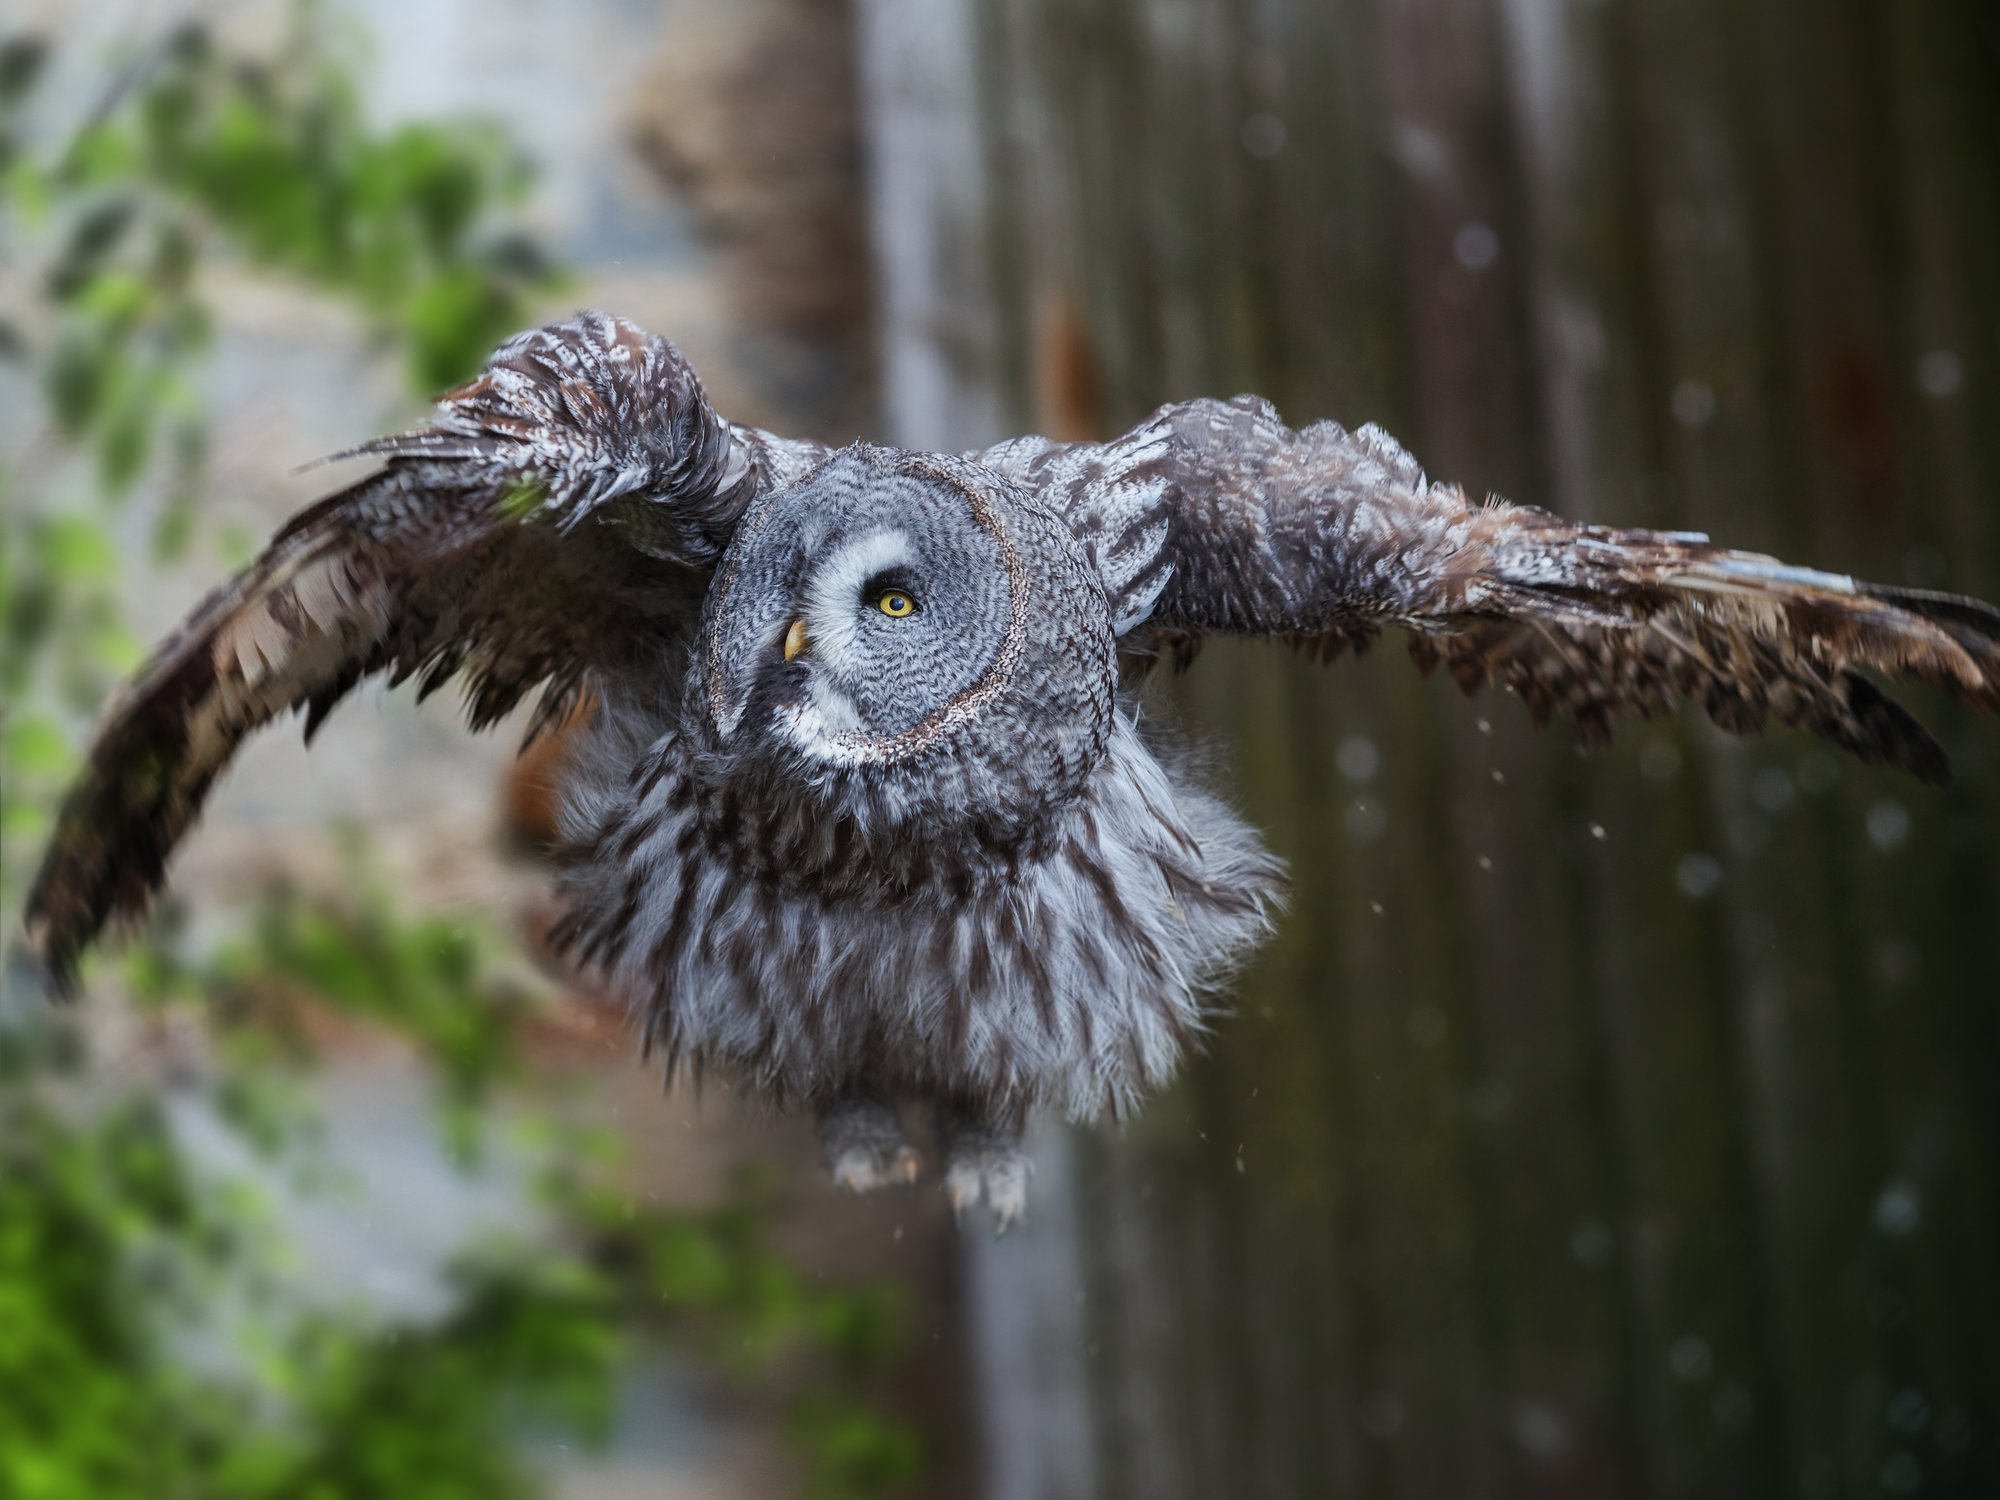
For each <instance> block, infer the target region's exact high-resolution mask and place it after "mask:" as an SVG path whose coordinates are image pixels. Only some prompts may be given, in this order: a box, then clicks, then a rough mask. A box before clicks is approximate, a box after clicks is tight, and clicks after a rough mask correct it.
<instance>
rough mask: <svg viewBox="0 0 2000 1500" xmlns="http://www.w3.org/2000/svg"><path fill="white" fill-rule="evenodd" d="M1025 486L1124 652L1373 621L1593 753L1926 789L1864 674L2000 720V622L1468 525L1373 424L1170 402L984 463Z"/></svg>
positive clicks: (1909, 735) (1698, 546) (1508, 516)
mask: <svg viewBox="0 0 2000 1500" xmlns="http://www.w3.org/2000/svg"><path fill="white" fill-rule="evenodd" d="M988 458H989V461H993V462H996V463H998V464H1000V465H1001V466H1003V467H1007V468H1009V469H1010V470H1012V471H1013V472H1015V473H1017V474H1019V475H1020V476H1021V477H1023V478H1024V479H1025V480H1027V482H1029V483H1030V484H1033V485H1038V486H1040V487H1041V489H1042V492H1043V493H1044V494H1045V496H1046V497H1047V498H1048V500H1049V502H1050V503H1052V504H1054V505H1055V506H1056V507H1057V508H1058V509H1061V510H1063V511H1064V513H1065V514H1067V515H1068V516H1069V518H1070V522H1071V525H1072V527H1073V528H1074V529H1075V530H1076V532H1077V534H1078V536H1079V537H1081V538H1083V539H1084V541H1085V544H1086V546H1087V547H1089V548H1090V549H1091V551H1092V553H1093V555H1094V556H1096V557H1097V558H1098V562H1099V568H1100V570H1101V571H1102V572H1103V573H1104V575H1105V577H1106V583H1107V589H1108V590H1109V592H1110V593H1111V595H1112V599H1113V607H1114V610H1115V611H1116V612H1118V614H1119V616H1120V628H1121V631H1123V632H1127V633H1128V634H1127V635H1126V641H1127V647H1128V651H1130V652H1131V653H1133V654H1135V655H1143V654H1144V653H1146V652H1149V651H1151V652H1156V653H1157V652H1161V651H1172V652H1174V653H1176V654H1178V655H1180V656H1182V657H1183V658H1185V656H1186V655H1188V654H1189V653H1190V652H1191V651H1192V650H1193V648H1194V647H1195V646H1196V645H1198V643H1199V641H1200V639H1201V637H1203V636H1205V635H1209V634H1214V633H1229V634H1238V635H1270V636H1279V637H1284V638H1288V639H1290V640H1292V641H1294V642H1297V643H1300V644H1303V645H1306V646H1309V647H1311V648H1312V649H1315V650H1317V651H1319V652H1321V653H1322V654H1325V655H1329V656H1330V655H1333V654H1337V653H1338V652H1339V651H1340V650H1341V649H1343V648H1345V647H1357V648H1358V647H1360V646H1363V645H1365V644H1367V643H1368V642H1369V641H1370V640H1372V639H1373V638H1374V636H1375V635H1376V634H1377V633H1378V632H1379V631H1380V630H1381V629H1382V627H1384V626H1392V625H1393V626H1398V627H1401V628H1403V629H1405V630H1408V631H1409V632H1411V640H1410V649H1411V653H1412V655H1413V656H1415V658H1416V659H1417V661H1418V663H1419V664H1420V665H1422V666H1423V667H1424V668H1425V669H1426V670H1428V669H1430V668H1431V667H1432V666H1434V665H1436V664H1438V663H1440V662H1442V663H1443V664H1444V665H1445V666H1446V668H1447V669H1448V670H1449V671H1450V673H1451V675H1452V677H1453V678H1454V679H1455V680H1456V681H1457V682H1458V683H1459V684H1460V685H1461V686H1462V687H1463V688H1465V690H1466V691H1468V692H1470V691H1473V690H1474V689H1476V688H1478V687H1480V686H1482V685H1484V684H1486V683H1498V684H1500V685H1501V686H1503V687H1505V688H1509V689H1511V690H1513V691H1514V692H1516V693H1518V694H1519V695H1520V696H1521V698H1522V699H1523V700H1524V701H1525V702H1526V703H1527V705H1528V708H1529V711H1530V712H1531V713H1532V714H1533V715H1534V717H1535V720H1536V722H1537V723H1540V722H1543V721H1545V720H1546V719H1548V718H1549V717H1551V716H1554V715H1560V716H1562V717H1564V718H1566V719H1567V720H1569V722H1570V724H1571V725H1572V726H1573V728H1574V730H1575V732H1576V734H1577V736H1578V737H1579V738H1580V739H1582V740H1585V741H1596V740H1601V739H1603V738H1604V737H1606V736H1607V735H1608V734H1609V733H1610V731H1611V729H1612V728H1613V726H1614V725H1615V724H1616V723H1617V721H1618V720H1620V719H1622V718H1626V717H1630V716H1646V715H1650V714H1652V713H1654V712H1659V711H1665V710H1668V709H1670V708H1671V707H1672V706H1673V705H1674V703H1675V702H1676V701H1677V700H1679V699H1683V698H1687V699H1693V700H1694V701H1696V702H1698V703H1700V704H1701V705H1702V706H1703V707H1704V708H1705V709H1706V710H1707V712H1708V714H1709V716H1710V717H1711V718H1713V719H1714V720H1715V721H1716V722H1717V723H1718V724H1720V725H1722V726H1723V727H1724V728H1726V729H1730V730H1734V731H1738V732H1750V731H1754V730H1756V729H1758V728H1760V727H1761V726H1762V725H1763V723H1764V722H1765V720H1766V719H1767V718H1775V719H1777V720H1779V721H1781V722H1783V723H1787V724H1792V725H1796V726H1798V727H1799V728H1802V729H1808V730H1811V731H1812V732H1814V733H1816V734H1819V735H1823V736H1825V737H1826V738H1827V739H1829V740H1832V741H1833V742H1834V743H1836V744H1839V745H1841V746H1843V747H1844V748H1846V749H1848V750H1851V751H1853V752H1855V753H1856V754H1858V755H1861V756H1863V757H1864V758H1867V759H1870V760H1882V761H1888V762H1891V763H1893V764H1895V765H1898V766H1901V767H1903V768H1904V769H1906V770H1909V771H1912V772H1914V773H1915V774H1917V775H1918V776H1921V777H1923V778H1925V779H1926V780H1933V781H1935V780H1941V779H1943V777H1944V776H1945V774H1946V771H1947V766H1946V762H1945V757H1944V753H1943V751H1942V750H1940V749H1939V747H1938V745H1937V743H1936V741H1934V740H1933V739H1932V738H1931V736H1930V735H1929V734H1927V733H1926V732H1925V731H1924V729H1923V727H1922V726H1921V725H1919V724H1918V723H1917V722H1916V721H1915V720H1914V719H1912V718H1911V717H1910V716H1909V715H1908V714H1907V713H1905V712H1904V711H1903V710H1902V709H1901V708H1899V707H1898V706H1897V705H1896V704H1895V703H1893V702H1891V701H1890V700H1889V699H1888V698H1886V697H1885V696H1883V694H1882V693H1881V692H1880V691H1879V690H1878V689H1877V688H1876V687H1875V686H1874V684H1873V683H1872V682H1871V681H1870V680H1869V679H1868V678H1867V677H1865V676H1863V675H1862V672H1863V670H1869V671H1873V672H1876V673H1879V674H1880V675H1882V676H1884V677H1887V678H1890V679H1901V678H1911V679H1916V680H1918V681H1923V682H1928V683H1932V684H1935V685H1937V686H1940V687H1943V688H1945V689H1946V690H1948V691H1950V692H1952V693H1954V694H1956V695H1957V696H1959V697H1961V698H1964V699H1967V700H1968V701H1970V702H1972V703H1974V704H1976V705H1977V706H1978V707H1980V708H1982V709H1986V710H1988V711H1993V710H1996V709H2000V611H1996V610H1995V609H1994V608H1992V607H1991V606H1990V605H1986V604H1983V603H1981V602H1979V601H1978V600H1974V599H1966V598H1960V597H1958V596H1955V595H1950V594H1935V593H1927V592H1923V591H1920V590H1915V589H1903V588H1891V587H1884V586H1880V585H1876V584H1869V583H1862V582H1858V581H1856V580H1854V579H1852V578H1847V577H1844V576H1841V575H1838V574H1831V573H1821V572H1816V571H1814V570H1811V569H1807V568H1795V567H1788V566H1786V565H1784V564H1782V563H1780V562H1778V561H1777V560H1776V559H1774V558H1769V557H1764V556H1760V555H1758V554H1755V553H1748V552H1733V551H1729V550H1727V549H1724V548H1721V547H1716V546H1713V545H1711V544H1710V543H1709V542H1708V540H1707V538H1706V537H1703V536H1700V535H1696V534H1692V533H1682V532H1657V531H1632V530H1620V529H1614V528H1610V527H1604V526H1585V525H1580V524H1578V523H1575V522H1572V521H1567V520H1564V519H1563V518H1562V517H1560V516H1554V515H1550V514H1549V513H1548V512H1547V511H1542V510H1536V509H1533V508H1530V507H1525V506H1515V505H1507V504H1503V503H1499V502H1489V503H1486V504H1474V503H1471V502H1469V501H1468V500H1467V498H1466V496H1465V494H1464V493H1463V492H1462V491H1461V490H1459V489H1458V488H1457V487H1455V486H1453V485H1448V484H1433V483H1431V482H1430V481H1429V480H1428V479H1426V478H1425V476H1424V473H1423V471H1422V469H1421V468H1420V467H1419V466H1418V465H1417V463H1416V461H1415V460H1414V459H1413V458H1411V457H1410V455H1409V454H1408V453H1406V452H1405V451H1404V450H1403V449H1402V448H1401V447H1400V446H1399V445H1398V444H1397V443H1396V442H1395V440H1394V439H1392V438H1390V437H1389V436H1388V435H1387V434H1386V433H1384V432H1382V431H1381V430H1380V429H1379V428H1374V427H1364V428H1361V429H1360V430H1359V431H1356V432H1348V431H1346V430H1345V429H1343V428H1341V427H1339V426H1338V425H1336V424H1334V423H1331V422H1322V423H1320V424H1318V425H1317V426H1313V427H1308V428H1305V429H1304V430H1302V431H1296V432H1295V431H1293V430H1292V429H1290V428H1288V427H1286V426H1285V425H1284V423H1283V422H1281V421H1280V420H1279V419H1278V415H1277V413H1276V412H1275V411H1274V410H1273V409H1272V408H1271V406H1270V405H1269V403H1267V402H1264V401H1260V400H1257V399H1256V398H1254V397H1238V398H1237V399H1236V400H1234V401H1227V402H1223V401H1191V402H1187V403H1184V404H1180V405H1173V406H1166V407H1162V408H1161V409H1160V410H1159V411H1158V412H1156V413H1154V415H1153V416H1152V417H1151V418H1150V419H1149V420H1148V421H1146V422H1145V423H1143V424H1141V425H1140V426H1139V427H1137V428H1135V429H1134V430H1133V431H1132V432H1130V433H1128V434H1127V435H1126V436H1124V437H1122V438H1119V439H1116V440H1115V441H1113V442H1110V443H1105V444H1071V445H1053V444H1047V443H1039V444H1032V445H1024V444H1010V445H1005V446H1003V447H1002V448H999V449H995V450H993V452H992V453H991V454H989V455H988Z"/></svg>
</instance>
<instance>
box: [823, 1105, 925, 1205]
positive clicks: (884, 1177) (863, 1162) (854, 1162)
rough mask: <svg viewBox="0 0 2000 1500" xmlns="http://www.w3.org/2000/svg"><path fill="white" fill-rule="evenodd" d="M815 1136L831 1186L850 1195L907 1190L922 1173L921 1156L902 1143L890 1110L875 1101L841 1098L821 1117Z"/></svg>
mask: <svg viewBox="0 0 2000 1500" xmlns="http://www.w3.org/2000/svg"><path fill="white" fill-rule="evenodd" d="M819 1136H820V1144H821V1145H822V1146H823V1147H824V1148H825V1150H826V1166H827V1171H828V1172H829V1173H831V1174H832V1176H833V1182H834V1186H836V1187H840V1188H845V1189H846V1190H847V1191H848V1192H850V1193H872V1192H874V1191H876V1190H877V1189H879V1188H885V1187H895V1186H898V1185H902V1186H907V1185H909V1184H910V1183H913V1182H915V1181H916V1180H917V1177H918V1175H919V1174H920V1173H921V1172H922V1171H923V1157H922V1156H920V1155H919V1154H918V1153H917V1149H916V1148H915V1147H914V1146H912V1145H911V1144H910V1143H909V1142H908V1141H906V1140H904V1139H903V1129H902V1127H901V1126H900V1125H898V1124H897V1123H896V1116H895V1112H894V1111H893V1110H891V1109H890V1108H889V1107H888V1106H887V1105H885V1104H882V1103H880V1102H879V1101H877V1100H874V1099H869V1098H863V1097H855V1098H849V1099H843V1100H842V1101H840V1102H839V1103H838V1104H836V1105H835V1106H834V1107H833V1108H831V1109H830V1110H828V1111H827V1112H826V1113H825V1114H823V1115H821V1116H820V1122H819Z"/></svg>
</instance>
